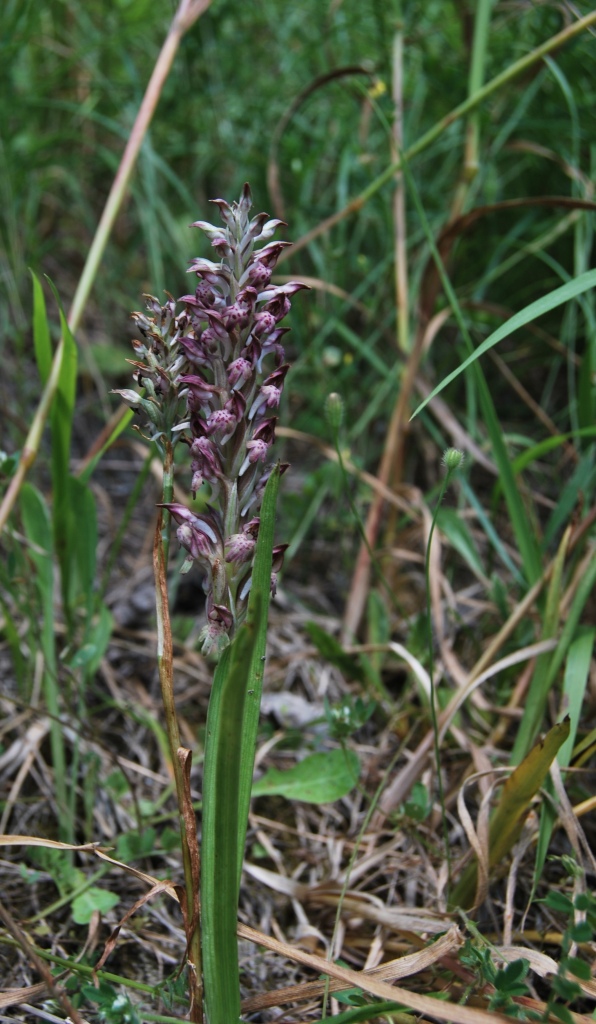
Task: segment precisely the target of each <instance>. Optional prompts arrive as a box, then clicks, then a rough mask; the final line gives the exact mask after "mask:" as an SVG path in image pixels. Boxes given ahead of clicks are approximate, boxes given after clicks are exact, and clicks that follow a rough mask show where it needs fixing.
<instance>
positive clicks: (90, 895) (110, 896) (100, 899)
mask: <svg viewBox="0 0 596 1024" xmlns="http://www.w3.org/2000/svg"><path fill="white" fill-rule="evenodd" d="M119 900H120V897H119V896H117V895H116V893H114V892H109V890H108V889H100V888H99V887H98V886H96V885H92V886H90V888H89V889H86V890H85V892H82V893H81V895H80V896H77V897H75V899H74V900H73V901H72V904H71V907H72V919H73V921H74V922H75V923H76V924H89V922H90V920H91V918H92V916H93V914H94V913H95V911H96V910H99V912H100V914H105V913H107V911H108V910H111V909H112V907H115V906H116V904H117V903H118V902H119Z"/></svg>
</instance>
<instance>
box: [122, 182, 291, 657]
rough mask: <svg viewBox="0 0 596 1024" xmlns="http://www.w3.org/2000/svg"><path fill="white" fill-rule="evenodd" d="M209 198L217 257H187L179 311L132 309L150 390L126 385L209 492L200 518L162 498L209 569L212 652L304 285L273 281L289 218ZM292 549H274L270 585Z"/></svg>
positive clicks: (235, 608)
mask: <svg viewBox="0 0 596 1024" xmlns="http://www.w3.org/2000/svg"><path fill="white" fill-rule="evenodd" d="M213 202H214V205H215V206H217V207H218V210H219V213H220V215H221V219H222V221H223V226H221V227H220V226H218V225H213V224H210V223H208V222H207V221H196V222H195V224H194V225H193V227H198V228H200V229H201V230H202V231H203V232H204V234H205V235H206V236H207V238H208V239H209V241H210V243H211V246H212V248H213V249H214V259H213V260H210V259H205V258H203V257H199V258H197V259H194V260H192V262H191V265H190V268H189V273H191V274H194V275H195V278H196V283H195V285H194V290H191V291H190V292H189V294H187V295H183V296H182V298H181V299H180V300H179V301H180V302H181V303H182V304H183V312H181V313H179V314H178V315H177V316H176V314H175V303H174V301H173V300H172V299H170V298H169V299H168V302H167V303H166V305H165V306H163V307H160V306H159V303H158V302H157V300H156V299H153V298H151V297H149V312H150V313H152V314H153V315H152V316H151V317H146V316H142V315H141V314H135V319H136V321H137V324H138V325H139V327H140V329H141V331H142V333H143V334H144V336H145V338H146V339H148V340H149V344H146V343H143V342H138V343H137V345H136V354H137V356H138V357H142V361H141V358H138V359H137V361H136V362H135V366H136V379H137V382H138V383H139V384H140V385H141V386H143V387H144V388H145V392H146V394H145V396H140V395H137V394H136V393H135V392H132V391H123V392H121V394H122V396H123V397H124V398H125V400H126V401H128V402H130V404H131V405H133V406H135V408H137V409H139V410H143V411H144V412H145V414H146V416H147V418H148V419H149V421H150V423H151V424H152V425H153V436H157V437H158V436H159V434H160V431H163V432H164V433H167V432H168V431H170V432H171V436H173V437H174V438H175V439H176V438H180V439H181V440H182V441H184V442H185V443H186V444H188V446H189V448H190V455H191V474H192V477H191V484H190V491H191V492H192V496H193V498H194V497H195V496H196V495H197V493H198V492H199V491H200V490H201V489H202V487H203V486H204V484H207V485H208V486H209V488H210V499H209V500H210V504H209V505H208V506H207V509H206V511H204V512H202V513H201V514H198V513H195V512H193V510H192V508H189V507H187V506H185V505H183V504H181V503H179V502H176V503H166V504H165V505H164V507H165V508H168V509H169V510H170V512H171V514H172V516H173V518H174V520H175V521H176V523H177V525H178V529H177V536H178V540H179V542H180V544H181V546H182V547H183V548H184V549H185V551H186V560H185V562H184V565H183V571H187V570H188V569H189V568H190V566H191V565H192V564H193V563H197V564H198V566H199V567H200V568H201V569H202V571H203V572H204V575H205V581H204V587H205V592H206V595H207V603H206V608H207V624H206V626H205V627H204V629H203V631H202V633H201V643H202V649H203V651H204V652H205V653H209V652H213V653H220V652H221V651H222V650H223V649H224V647H225V646H226V644H227V643H229V641H230V639H231V637H232V636H233V634H234V632H235V630H236V628H237V627H238V625H239V624H240V623H241V622H242V619H243V618H244V616H245V614H246V607H247V601H248V595H249V593H250V585H251V575H252V560H253V556H254V550H255V546H256V541H257V537H258V532H259V524H260V521H259V516H258V511H259V507H260V503H261V500H262V496H263V492H264V489H265V484H266V482H267V479H268V477H269V474H270V473H271V464H270V462H269V454H270V449H271V446H272V445H273V443H274V441H275V423H276V419H275V415H274V413H275V411H276V410H277V408H278V406H279V403H280V399H281V396H282V393H283V388H284V383H285V378H286V374H287V372H288V368H289V367H288V364H287V363H286V362H285V353H284V348H283V344H282V342H283V338H284V335H285V334H286V332H287V330H288V328H286V327H281V326H280V321H281V320H283V318H284V317H285V316H286V315H287V313H288V312H289V309H290V299H291V297H292V296H293V295H294V294H295V293H296V292H297V291H299V290H300V289H301V288H304V287H306V286H305V285H303V284H301V283H300V282H298V281H290V282H289V283H286V284H283V285H275V284H273V283H272V274H273V270H274V268H275V264H276V262H277V260H278V259H279V257H280V255H281V253H282V252H283V250H284V248H285V247H286V246H287V245H288V244H289V243H288V242H278V241H269V239H271V238H272V236H273V234H274V232H275V231H276V229H277V228H278V227H280V225H282V224H283V221H279V220H270V219H269V217H268V216H267V214H264V213H261V214H258V215H257V216H256V217H253V218H250V216H249V214H250V209H251V206H252V200H251V194H250V189H249V187H248V185H245V186H244V189H243V191H242V195H241V197H240V200H239V202H237V203H231V204H229V203H227V202H225V200H223V199H215V200H213ZM263 242H265V243H266V244H265V245H263V246H262V248H260V249H258V248H256V245H258V244H259V243H263ZM181 400H185V403H186V410H185V411H181V409H180V406H181ZM162 406H165V407H166V409H167V415H164V413H163V410H162ZM281 468H282V470H283V469H285V468H287V467H285V466H283V467H281ZM285 547H286V545H281V546H279V547H277V548H275V549H274V560H273V571H272V580H271V586H272V590H273V591H274V590H275V579H276V574H277V572H278V571H279V569H280V568H281V564H282V562H283V553H284V551H285Z"/></svg>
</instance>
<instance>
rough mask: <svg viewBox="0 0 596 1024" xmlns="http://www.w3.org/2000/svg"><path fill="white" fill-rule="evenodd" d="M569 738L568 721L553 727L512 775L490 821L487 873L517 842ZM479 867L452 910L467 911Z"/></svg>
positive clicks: (464, 880)
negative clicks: (541, 788)
mask: <svg viewBox="0 0 596 1024" xmlns="http://www.w3.org/2000/svg"><path fill="white" fill-rule="evenodd" d="M568 735H569V719H565V721H564V722H560V723H559V724H558V725H555V726H554V727H553V728H552V729H551V730H550V732H548V733H547V734H546V736H545V737H544V739H543V740H541V741H540V743H537V744H536V746H535V747H533V748H532V750H531V751H530V753H529V754H528V755H527V757H526V758H524V760H523V761H522V763H521V764H520V765H518V767H517V768H516V769H515V771H514V772H512V773H511V775H510V776H509V778H508V779H507V781H506V783H505V785H504V786H503V789H502V791H501V795H500V799H499V802H498V804H497V807H496V808H495V811H494V813H493V815H492V817H491V820H490V828H489V870H490V869H492V868H494V867H495V866H496V865H498V864H500V863H501V861H502V860H503V859H504V858H505V857H506V856H507V854H508V853H509V852H510V850H511V849H512V847H513V846H514V844H515V843H516V842H517V840H518V838H519V836H520V834H521V830H522V828H523V825H524V822H525V820H526V817H527V815H528V812H529V810H530V805H531V802H532V800H533V799H534V797H535V796H536V794H537V792H538V790H539V789H540V787H541V786H542V785H543V783H544V780H545V779H546V777H547V775H548V772H549V769H550V766H551V764H552V763H553V761H554V759H555V757H556V756H557V753H558V751H559V750H560V748H561V746H562V745H563V743H564V742H565V740H566V739H567V737H568ZM477 877H478V866H477V864H476V862H475V861H474V862H473V863H472V864H470V865H469V866H468V868H467V869H466V870H465V871H464V873H463V875H462V877H461V879H460V881H459V883H458V885H457V886H456V887H455V890H454V892H453V894H452V896H451V899H450V905H451V907H452V908H459V909H463V910H468V909H470V907H472V906H473V903H474V896H475V893H476V882H477Z"/></svg>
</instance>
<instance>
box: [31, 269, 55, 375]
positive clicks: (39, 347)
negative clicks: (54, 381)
mask: <svg viewBox="0 0 596 1024" xmlns="http://www.w3.org/2000/svg"><path fill="white" fill-rule="evenodd" d="M29 273H30V274H31V277H32V279H33V348H34V350H35V361H36V362H37V369H38V370H39V376H40V377H41V383H42V384H43V385H44V386H45V384H46V383H47V380H48V377H49V376H50V373H51V370H52V358H53V355H52V342H51V339H50V326H49V324H48V314H47V310H46V300H45V297H44V294H43V288H42V286H41V282H40V280H39V278H38V277H37V275H36V274H34V273H33V271H32V270H30V271H29Z"/></svg>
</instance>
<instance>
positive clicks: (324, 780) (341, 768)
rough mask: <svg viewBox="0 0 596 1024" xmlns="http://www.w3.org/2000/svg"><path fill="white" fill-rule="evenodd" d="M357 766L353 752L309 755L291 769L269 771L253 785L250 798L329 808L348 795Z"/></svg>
mask: <svg viewBox="0 0 596 1024" xmlns="http://www.w3.org/2000/svg"><path fill="white" fill-rule="evenodd" d="M359 775H360V762H359V761H358V757H357V756H356V754H355V753H354V751H353V750H346V749H340V750H330V751H328V752H326V753H322V754H311V755H310V756H309V757H305V758H304V760H303V761H299V762H298V764H297V765H295V766H294V768H289V769H288V770H287V771H278V770H277V769H276V768H271V769H270V770H269V771H268V772H265V775H263V777H262V778H261V779H259V781H258V782H255V784H254V786H253V788H252V793H253V796H272V795H273V794H276V795H277V796H285V797H286V799H287V800H303V801H304V802H305V803H309V804H331V803H333V802H334V800H339V799H340V798H341V797H342V796H345V795H346V794H347V793H349V792H350V790H352V789H353V788H354V786H355V785H356V783H357V782H358V777H359Z"/></svg>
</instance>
